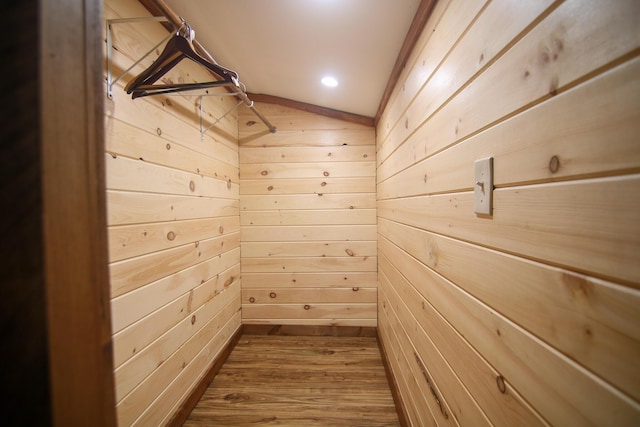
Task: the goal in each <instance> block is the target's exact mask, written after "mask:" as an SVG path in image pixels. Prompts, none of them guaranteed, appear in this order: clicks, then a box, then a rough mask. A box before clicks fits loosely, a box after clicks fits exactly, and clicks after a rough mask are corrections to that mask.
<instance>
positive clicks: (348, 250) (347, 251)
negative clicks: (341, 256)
mask: <svg viewBox="0 0 640 427" xmlns="http://www.w3.org/2000/svg"><path fill="white" fill-rule="evenodd" d="M344 251H345V252H346V253H347V255H349V256H354V255H355V253H354V252H353V251H352V250H351V249H349V248H347V249H345V250H344Z"/></svg>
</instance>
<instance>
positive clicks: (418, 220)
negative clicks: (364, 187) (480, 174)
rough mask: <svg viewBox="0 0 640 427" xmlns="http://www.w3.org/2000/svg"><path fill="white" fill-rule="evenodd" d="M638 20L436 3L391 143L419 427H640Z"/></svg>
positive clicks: (386, 330) (390, 339) (385, 296)
mask: <svg viewBox="0 0 640 427" xmlns="http://www.w3.org/2000/svg"><path fill="white" fill-rule="evenodd" d="M639 17H640V6H639V5H638V3H637V2H633V1H618V2H615V3H607V4H604V3H601V2H597V1H588V0H568V1H564V2H554V1H551V0H549V1H540V2H509V1H501V0H497V1H491V2H485V1H482V0H479V1H473V2H464V5H462V4H461V3H460V2H448V1H440V2H438V3H437V4H436V6H435V8H434V10H433V13H432V16H431V18H430V20H429V21H428V22H427V24H426V25H425V28H424V31H423V33H422V35H421V37H420V38H419V40H418V42H417V43H416V48H415V50H414V52H413V53H412V54H411V55H410V57H409V60H408V62H407V64H408V65H407V67H406V68H405V70H404V71H403V73H402V74H401V77H400V80H399V83H398V85H397V87H396V88H395V90H394V92H393V93H392V95H391V97H390V102H389V104H388V105H387V107H386V109H385V110H384V112H383V113H382V115H381V117H380V120H379V121H378V125H377V129H376V152H377V156H376V164H377V174H376V175H377V176H376V180H377V183H378V184H377V215H378V221H377V229H378V239H377V247H378V259H377V261H378V279H379V287H378V328H379V334H380V337H381V340H382V342H383V345H384V348H385V349H386V351H387V356H388V360H389V365H390V369H391V371H392V372H393V375H394V378H395V380H396V383H397V385H398V391H399V396H400V398H401V401H402V403H403V406H404V409H405V413H406V418H407V420H408V423H409V424H410V425H415V426H418V425H419V426H423V425H459V426H467V425H474V426H475V425H514V426H515V425H527V426H529V425H567V426H570V425H576V426H578V425H581V426H584V425H620V426H632V425H637V423H638V422H640V387H639V385H640V368H639V366H638V364H637V363H636V360H637V358H638V356H639V355H640V335H638V328H637V326H638V324H639V322H640V269H639V268H640V267H639V266H640V259H639V258H638V253H640V228H638V224H640V221H639V220H640V214H639V212H640V199H639V198H638V194H639V193H638V188H640V187H639V182H640V181H638V180H639V177H640V175H639V173H640V151H639V150H638V148H639V147H640V145H639V144H638V135H639V134H640V121H639V120H638V119H639V118H640V96H638V90H639V89H640V86H638V82H639V80H638V78H637V75H638V72H640V68H639V67H640V55H639V53H640V32H638V25H639V21H638V19H639ZM497 28H500V30H499V31H497V30H496V29H497ZM483 157H493V159H494V160H493V162H494V172H493V173H494V185H495V189H492V190H493V196H494V200H493V213H492V215H489V216H487V215H477V214H475V213H474V193H473V189H474V185H475V180H474V161H475V160H477V159H480V158H483Z"/></svg>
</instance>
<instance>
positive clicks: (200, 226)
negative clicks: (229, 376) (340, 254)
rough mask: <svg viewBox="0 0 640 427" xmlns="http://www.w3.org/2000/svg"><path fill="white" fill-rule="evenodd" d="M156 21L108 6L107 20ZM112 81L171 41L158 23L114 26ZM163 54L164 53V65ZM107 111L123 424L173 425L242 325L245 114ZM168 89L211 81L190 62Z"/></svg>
mask: <svg viewBox="0 0 640 427" xmlns="http://www.w3.org/2000/svg"><path fill="white" fill-rule="evenodd" d="M146 15H148V12H147V11H146V10H145V9H144V7H142V6H141V5H140V4H139V3H138V2H135V1H128V0H108V1H107V2H106V4H105V18H107V19H111V18H132V17H140V16H146ZM112 29H113V34H114V46H115V48H116V49H115V50H114V56H113V59H114V66H113V68H114V73H115V75H118V74H119V73H122V72H123V70H124V69H126V68H127V67H128V66H129V65H130V64H131V63H132V62H133V61H135V60H137V59H138V58H139V57H140V56H141V55H143V54H144V53H146V52H147V51H149V49H150V48H151V47H152V46H153V45H155V44H156V43H157V42H158V41H160V40H162V39H163V38H165V37H166V35H167V32H166V30H165V29H164V28H163V27H162V26H161V25H160V24H158V23H133V24H114V25H112ZM159 51H160V49H158V51H157V52H156V53H155V54H158V52H159ZM150 56H151V57H150V58H147V59H145V60H143V61H142V63H141V64H140V65H138V66H136V67H135V68H134V70H132V71H131V72H129V73H127V75H125V76H123V78H122V80H121V81H119V82H118V83H117V84H116V85H115V86H114V87H113V98H112V99H110V100H107V101H106V119H105V127H106V138H107V144H106V153H105V155H104V156H105V157H104V158H105V163H106V182H107V201H108V206H107V208H108V219H109V226H108V236H109V245H110V251H109V254H110V262H111V263H110V276H111V314H112V326H113V330H114V336H113V346H114V348H113V355H114V360H115V366H116V367H115V373H114V378H115V393H116V409H117V419H118V424H119V425H121V426H128V425H140V426H143V425H165V424H167V423H168V422H169V420H171V419H172V418H173V416H174V415H175V414H176V412H177V411H178V410H179V409H180V407H181V405H182V403H183V402H184V401H185V400H186V399H187V398H189V394H190V392H191V391H192V390H194V389H195V387H196V386H197V385H198V384H199V383H200V381H201V379H202V378H203V377H204V376H205V375H206V373H207V372H208V371H209V369H210V368H211V366H212V365H213V364H214V363H215V362H216V358H217V357H218V355H219V354H222V351H223V350H224V348H225V346H226V345H227V344H228V343H229V342H230V340H231V339H232V337H233V336H234V335H235V333H236V332H237V331H238V330H239V328H240V326H241V314H240V307H241V292H240V288H241V281H240V274H241V272H240V217H239V212H240V203H239V168H238V165H239V161H238V122H237V112H234V113H232V114H229V115H228V116H226V117H225V118H224V120H221V121H220V122H219V123H218V124H217V125H216V126H215V127H213V128H211V129H210V130H208V131H207V132H206V133H204V134H202V133H201V131H200V117H199V109H200V102H201V103H202V110H203V113H204V114H203V122H204V123H203V125H204V127H207V126H209V124H210V123H211V122H212V121H213V120H215V118H216V117H219V116H221V115H222V114H224V113H225V112H226V111H227V110H229V109H230V108H231V107H232V106H233V105H234V104H235V101H233V100H232V99H230V98H229V97H204V98H202V99H201V98H199V97H196V96H188V95H177V96H150V97H144V98H139V99H135V100H133V99H131V97H130V96H129V95H127V94H126V93H125V91H124V90H123V85H124V84H126V82H127V81H128V80H129V79H131V78H133V77H134V76H135V75H136V74H137V73H139V72H140V71H142V70H143V69H144V67H146V66H148V65H149V64H150V63H151V61H152V59H153V58H152V57H153V56H154V54H151V55H150ZM163 78H164V79H169V80H175V81H184V82H191V81H206V80H210V76H209V75H208V73H207V72H206V71H205V70H204V68H202V67H200V66H199V65H197V64H196V63H194V62H192V61H188V60H187V61H182V62H180V63H179V64H178V65H177V66H176V67H175V68H174V69H173V70H171V71H170V72H169V73H168V74H167V75H166V76H165V77H163Z"/></svg>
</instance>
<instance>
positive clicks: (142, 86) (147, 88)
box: [125, 19, 239, 99]
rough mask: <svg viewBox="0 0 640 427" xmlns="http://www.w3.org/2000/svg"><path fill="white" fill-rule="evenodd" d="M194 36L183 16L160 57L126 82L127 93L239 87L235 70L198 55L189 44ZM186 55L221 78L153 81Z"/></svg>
mask: <svg viewBox="0 0 640 427" xmlns="http://www.w3.org/2000/svg"><path fill="white" fill-rule="evenodd" d="M193 35H194V32H193V31H192V30H191V27H190V26H189V24H188V23H187V22H186V21H184V19H183V20H182V25H181V26H180V28H179V29H178V30H177V31H176V33H175V35H174V36H173V37H172V38H170V39H169V41H168V42H167V44H166V45H165V47H164V50H163V51H162V53H161V54H160V56H158V58H156V60H155V61H153V63H152V64H151V65H150V66H149V67H148V68H147V69H146V70H144V71H143V72H142V73H140V75H138V76H137V77H136V78H134V79H133V80H131V81H130V82H129V83H128V84H127V86H126V87H125V90H126V91H127V93H129V94H131V97H132V98H133V99H135V98H138V97H142V96H149V95H157V94H162V93H171V92H180V91H186V90H196V89H204V88H209V87H216V86H236V87H238V86H239V80H238V74H237V73H236V72H235V71H233V70H229V69H227V68H224V67H222V66H220V65H218V64H217V63H215V61H213V62H212V61H209V60H207V59H206V58H204V57H203V56H202V55H200V54H199V53H198V52H197V51H196V49H195V47H194V45H193V43H192V41H193ZM185 58H188V59H190V60H192V61H194V62H197V63H199V64H200V65H202V66H204V67H205V68H207V69H208V70H209V71H211V72H212V73H213V74H214V75H216V76H218V77H220V79H221V80H214V81H210V82H202V83H175V84H154V83H155V82H156V81H158V80H159V79H160V78H161V77H162V76H164V75H165V74H166V73H168V72H169V70H171V69H172V68H173V67H175V66H176V65H177V64H178V63H179V62H180V61H182V60H183V59H185Z"/></svg>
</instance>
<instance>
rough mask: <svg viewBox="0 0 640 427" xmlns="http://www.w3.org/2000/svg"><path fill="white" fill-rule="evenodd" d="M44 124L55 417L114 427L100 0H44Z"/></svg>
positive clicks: (58, 420)
mask: <svg viewBox="0 0 640 427" xmlns="http://www.w3.org/2000/svg"><path fill="white" fill-rule="evenodd" d="M39 25H40V70H39V73H40V76H39V80H40V98H41V99H40V128H41V155H42V202H43V230H44V258H45V287H46V298H47V324H48V337H49V369H50V383H51V384H50V387H51V399H52V410H53V424H54V425H58V426H70V425H91V426H114V425H116V421H115V397H114V380H113V360H112V358H113V356H112V350H111V319H110V308H109V278H108V270H107V250H108V249H107V235H106V209H105V206H106V204H105V197H106V196H105V191H104V188H105V177H104V130H103V117H104V115H103V111H104V94H103V92H104V89H103V81H102V80H103V79H102V75H103V60H102V49H103V38H102V34H101V29H102V28H103V23H102V2H95V1H90V0H66V1H53V0H43V1H41V2H40V21H39Z"/></svg>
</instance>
